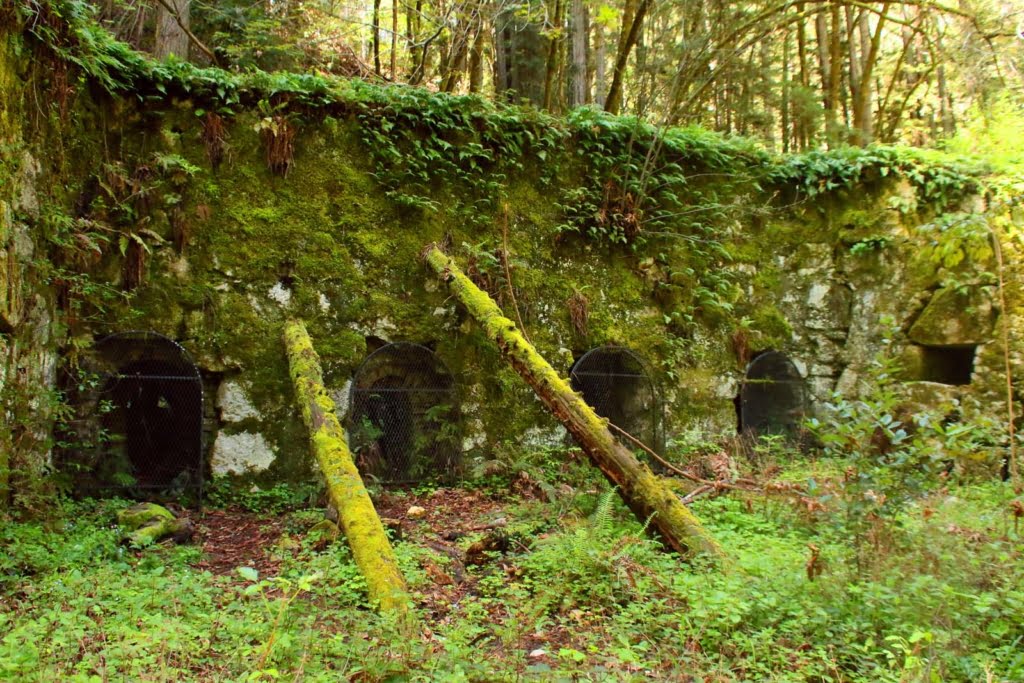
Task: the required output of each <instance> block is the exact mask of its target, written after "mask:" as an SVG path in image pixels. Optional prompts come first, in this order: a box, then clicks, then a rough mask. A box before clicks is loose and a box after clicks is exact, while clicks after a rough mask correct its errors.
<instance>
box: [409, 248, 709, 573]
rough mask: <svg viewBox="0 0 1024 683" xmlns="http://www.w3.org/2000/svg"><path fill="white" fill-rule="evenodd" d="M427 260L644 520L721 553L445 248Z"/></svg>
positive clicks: (676, 542)
mask: <svg viewBox="0 0 1024 683" xmlns="http://www.w3.org/2000/svg"><path fill="white" fill-rule="evenodd" d="M427 263H429V264H430V266H431V268H433V269H434V270H435V271H436V272H437V274H438V275H440V276H441V277H442V278H443V279H444V280H446V281H447V282H448V286H449V288H450V290H451V292H452V293H453V294H454V295H455V297H456V298H457V299H458V300H459V301H460V302H461V303H462V305H463V306H465V307H466V310H467V311H469V314H470V315H471V316H473V317H474V318H475V319H476V320H477V321H478V322H479V323H480V324H481V325H483V327H484V330H485V331H486V333H487V336H488V337H489V338H490V339H491V340H492V341H494V342H495V343H496V344H497V345H498V347H499V348H500V349H501V352H502V355H503V356H504V357H505V359H506V360H507V361H508V362H509V363H510V364H511V365H512V367H513V368H514V369H515V370H516V372H518V373H519V374H520V375H521V376H522V377H523V379H525V380H526V382H527V383H528V384H529V385H530V386H531V387H532V388H533V390H534V391H535V392H536V393H537V396H539V397H540V399H541V400H542V401H543V402H544V405H546V406H547V407H548V409H549V410H550V411H551V413H552V414H553V415H554V416H555V417H556V418H558V420H559V421H560V422H561V423H562V424H563V425H565V428H566V429H568V430H569V433H570V434H572V436H573V438H575V439H576V442H577V443H579V445H580V446H581V447H582V448H583V450H584V451H585V452H586V453H587V455H588V456H590V459H591V461H593V463H594V464H595V465H596V466H597V467H598V468H599V469H600V470H601V472H603V473H604V475H605V477H606V478H607V479H608V481H610V482H611V483H612V484H613V485H615V486H616V487H617V490H618V492H619V495H621V496H622V499H623V500H624V501H625V502H626V504H627V505H628V506H629V508H630V509H631V510H632V511H633V513H634V514H635V515H636V516H637V519H639V520H640V521H641V522H646V521H647V520H648V519H649V520H650V528H651V529H653V530H655V531H656V532H657V533H658V535H659V536H661V538H662V540H663V541H664V542H665V544H666V545H668V546H669V547H670V548H672V549H673V550H676V551H677V552H680V553H684V554H688V553H691V552H694V551H698V552H706V553H711V554H713V555H720V554H721V552H722V551H721V549H720V548H719V546H718V544H717V543H716V542H715V540H714V539H713V538H712V537H711V535H710V534H709V533H708V532H707V530H706V529H704V527H703V526H702V525H701V523H700V520H698V519H697V518H696V517H695V516H694V515H693V513H691V512H690V511H689V510H688V509H686V506H684V505H683V504H682V503H681V502H680V501H679V498H678V497H677V496H676V494H675V493H673V491H672V490H671V489H670V488H668V487H667V486H666V485H665V484H664V482H662V481H661V480H660V479H658V477H656V476H655V475H654V474H653V473H652V472H651V471H650V469H648V468H647V467H646V466H645V465H644V464H643V463H641V462H640V461H638V460H637V459H636V457H634V455H633V454H632V453H631V452H630V451H629V450H628V449H626V448H625V447H624V446H622V444H620V443H619V442H618V441H617V440H616V439H615V437H614V436H613V435H612V433H611V431H609V429H608V427H607V424H606V423H605V421H604V420H603V419H602V418H601V417H598V415H597V413H595V412H594V410H593V409H592V408H591V407H590V406H588V405H587V404H586V402H584V401H583V399H582V398H580V397H579V395H578V394H576V393H575V392H574V391H573V390H572V389H571V388H570V387H569V384H568V382H566V380H564V379H562V378H561V377H559V376H558V373H557V372H555V370H554V368H552V367H551V366H550V365H549V364H548V362H547V361H545V360H544V358H543V357H541V355H540V354H539V353H537V350H536V349H534V348H533V345H531V344H530V343H529V342H528V341H526V339H525V338H524V337H523V335H522V334H521V333H520V332H519V330H517V329H516V326H515V323H513V322H512V321H511V320H509V319H508V318H506V317H505V316H504V315H502V312H501V309H499V308H498V305H497V304H495V303H494V301H493V300H492V299H491V298H490V297H489V296H488V295H487V294H486V293H485V292H483V291H482V290H481V289H480V288H479V287H477V286H476V285H474V284H473V282H472V281H471V280H470V279H469V278H468V277H467V276H466V275H465V273H463V272H462V271H461V270H460V269H459V267H458V266H457V265H456V264H455V262H454V261H453V260H452V259H451V258H449V257H448V256H447V255H445V254H444V253H443V252H442V251H441V250H440V249H438V248H436V247H433V248H431V249H430V251H429V252H428V253H427Z"/></svg>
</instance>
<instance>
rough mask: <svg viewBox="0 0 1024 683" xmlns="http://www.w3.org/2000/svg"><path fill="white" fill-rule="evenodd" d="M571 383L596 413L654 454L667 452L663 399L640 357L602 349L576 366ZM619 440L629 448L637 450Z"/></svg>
mask: <svg viewBox="0 0 1024 683" xmlns="http://www.w3.org/2000/svg"><path fill="white" fill-rule="evenodd" d="M569 379H570V382H571V384H572V388H573V389H574V390H575V391H578V392H579V393H580V394H581V395H582V396H583V400H584V401H586V402H587V405H589V406H590V407H591V408H593V409H594V412H596V413H597V414H598V415H600V416H601V417H604V418H607V419H608V421H609V422H611V423H612V424H613V425H615V426H616V427H618V428H619V429H621V430H623V431H625V432H627V433H628V434H630V435H631V436H633V437H634V438H636V439H638V440H639V441H640V442H641V443H643V444H644V445H645V446H647V447H648V448H650V449H651V450H653V451H654V452H656V453H662V452H663V451H664V442H663V438H662V435H661V398H660V396H659V395H658V391H657V388H656V387H655V385H654V380H653V379H651V373H650V372H649V371H648V369H647V364H646V363H644V361H643V360H642V359H641V358H640V356H638V355H637V354H636V353H634V352H633V351H631V350H630V349H627V348H625V347H623V346H599V347H597V348H594V349H591V350H590V351H587V352H586V353H585V354H583V355H582V356H581V357H580V359H579V360H578V361H576V362H575V363H574V364H573V366H572V370H571V371H570V372H569ZM613 431H614V430H613ZM617 436H619V438H620V441H621V442H622V443H623V445H625V446H626V447H627V448H629V449H631V450H633V449H635V448H636V445H635V444H634V443H632V442H631V441H630V440H629V439H626V438H625V437H622V436H621V435H617Z"/></svg>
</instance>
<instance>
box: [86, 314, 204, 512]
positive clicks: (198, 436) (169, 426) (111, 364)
mask: <svg viewBox="0 0 1024 683" xmlns="http://www.w3.org/2000/svg"><path fill="white" fill-rule="evenodd" d="M85 364H86V366H87V370H86V371H87V373H88V376H89V377H91V378H92V379H91V387H92V388H91V389H90V390H88V391H85V392H83V393H82V394H81V395H80V399H81V400H82V402H83V407H84V410H85V413H86V422H87V425H86V427H85V430H87V431H88V433H89V434H90V438H88V439H85V440H84V441H83V444H88V446H87V447H81V448H79V450H80V451H83V450H84V451H87V452H79V453H78V454H77V455H78V457H76V458H74V462H75V464H76V468H75V469H76V472H75V475H76V478H77V479H78V483H79V486H78V488H80V489H84V490H86V491H87V492H106V493H118V494H120V495H125V496H129V497H153V496H163V497H175V498H182V497H184V498H188V499H191V501H192V502H194V503H197V504H198V502H199V501H200V500H201V499H202V490H203V481H204V464H203V431H202V428H203V381H202V377H201V376H200V374H199V369H198V368H197V367H196V366H195V364H194V363H193V362H192V359H191V357H190V356H189V354H188V352H187V351H185V349H184V348H182V347H181V346H180V345H179V344H178V343H177V342H175V341H172V340H171V339H168V338H167V337H165V336H163V335H160V334H157V333H156V332H150V331H131V332H121V333H117V334H112V335H109V336H107V337H104V338H103V339H101V340H99V341H98V342H97V343H96V345H95V347H94V349H93V353H92V354H91V355H90V357H89V358H88V360H87V361H86V363H85ZM80 433H81V431H80ZM70 445H71V447H72V449H74V448H75V446H76V444H75V443H74V442H72V443H71V444H70Z"/></svg>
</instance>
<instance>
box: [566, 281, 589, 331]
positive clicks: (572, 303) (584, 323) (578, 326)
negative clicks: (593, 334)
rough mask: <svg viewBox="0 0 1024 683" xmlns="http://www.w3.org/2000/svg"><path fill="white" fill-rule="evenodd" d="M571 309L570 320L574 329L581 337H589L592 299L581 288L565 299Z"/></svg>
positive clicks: (567, 306)
mask: <svg viewBox="0 0 1024 683" xmlns="http://www.w3.org/2000/svg"><path fill="white" fill-rule="evenodd" d="M565 305H566V308H568V309H569V320H570V321H571V322H572V329H573V330H574V331H575V332H576V335H577V336H578V337H580V338H581V339H585V338H586V337H587V333H588V331H589V325H590V300H589V299H587V297H586V295H584V294H583V292H581V291H579V290H573V293H572V295H571V296H570V297H569V298H568V299H566V301H565Z"/></svg>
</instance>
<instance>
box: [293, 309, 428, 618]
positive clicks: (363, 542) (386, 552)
mask: <svg viewBox="0 0 1024 683" xmlns="http://www.w3.org/2000/svg"><path fill="white" fill-rule="evenodd" d="M284 343H285V348H286V349H287V352H288V366H289V369H290V374H291V378H292V383H293V384H294V386H295V395H296V398H297V399H298V401H299V406H300V408H301V409H302V419H303V421H304V422H305V423H306V428H307V429H308V430H309V439H310V445H311V447H312V451H313V455H314V456H315V457H316V460H317V462H318V463H319V465H320V471H321V472H323V475H324V479H325V480H326V482H327V493H328V496H329V497H330V500H331V503H332V504H333V505H334V507H335V508H336V509H337V511H338V520H339V522H340V523H341V528H342V530H343V531H344V532H345V537H346V538H347V539H348V543H349V546H350V547H351V548H352V558H353V559H354V560H355V563H356V566H357V567H359V571H360V572H362V574H363V577H364V578H365V579H366V587H367V591H368V592H369V594H370V601H371V602H373V603H375V604H377V605H379V606H380V609H381V611H383V612H391V613H394V614H398V615H400V616H404V617H408V616H409V615H410V611H409V606H410V598H409V593H408V590H407V589H406V586H405V579H404V578H403V577H402V572H401V571H400V570H399V568H398V562H397V561H396V560H395V555H394V552H393V551H392V549H391V544H390V543H389V542H388V537H387V536H386V535H385V533H384V526H383V525H382V524H381V521H380V517H378V516H377V511H376V510H375V509H374V507H373V501H371V500H370V496H369V494H368V493H367V492H366V486H365V485H364V484H363V480H362V478H361V477H360V476H359V470H357V469H356V466H355V463H354V462H353V461H352V453H350V452H349V450H348V445H347V443H346V438H345V431H344V430H343V429H342V428H341V424H340V423H339V422H338V418H337V417H335V415H334V401H332V400H331V397H330V396H329V395H328V394H327V390H326V389H325V388H324V382H323V376H322V374H321V370H320V358H319V357H318V356H317V355H316V351H315V350H314V349H313V342H312V341H311V340H310V338H309V334H308V333H307V332H306V327H305V325H303V324H302V323H301V322H298V321H291V322H289V323H288V324H287V325H285V329H284Z"/></svg>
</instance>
